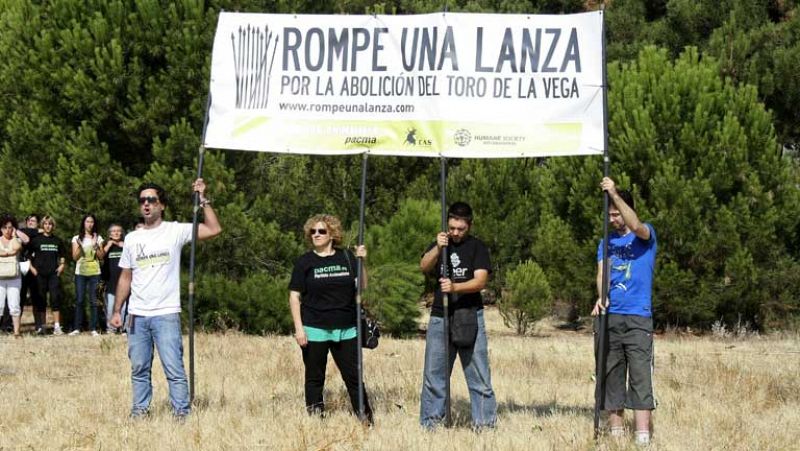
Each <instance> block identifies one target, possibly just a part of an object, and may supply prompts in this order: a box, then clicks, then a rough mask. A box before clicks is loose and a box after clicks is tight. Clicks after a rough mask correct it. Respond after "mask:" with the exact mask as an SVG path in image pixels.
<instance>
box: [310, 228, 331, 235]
mask: <svg viewBox="0 0 800 451" xmlns="http://www.w3.org/2000/svg"><path fill="white" fill-rule="evenodd" d="M311 234H312V235H317V234H319V235H327V234H328V231H327V230H326V229H311Z"/></svg>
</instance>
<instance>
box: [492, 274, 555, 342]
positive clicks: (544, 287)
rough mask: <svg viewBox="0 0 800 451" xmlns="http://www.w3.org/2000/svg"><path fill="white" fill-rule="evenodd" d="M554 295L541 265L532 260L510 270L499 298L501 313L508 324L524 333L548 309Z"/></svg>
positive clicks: (519, 333) (545, 313)
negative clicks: (504, 288)
mask: <svg viewBox="0 0 800 451" xmlns="http://www.w3.org/2000/svg"><path fill="white" fill-rule="evenodd" d="M552 300H553V295H552V293H551V291H550V284H549V283H548V282H547V276H545V274H544V271H542V268H541V267H540V266H539V265H538V264H536V262H533V261H531V260H528V261H526V262H525V263H523V264H521V265H519V266H517V267H516V268H514V269H512V270H511V271H509V273H508V276H507V277H506V290H505V291H504V292H503V295H502V297H501V299H500V314H501V315H502V316H503V322H504V323H505V325H506V326H507V327H513V328H514V329H515V330H516V332H517V334H518V335H525V333H526V332H527V331H528V329H529V328H530V327H531V326H532V325H533V323H534V322H536V321H538V320H540V319H542V318H543V317H544V316H545V315H547V313H548V312H549V311H550V308H551V304H552Z"/></svg>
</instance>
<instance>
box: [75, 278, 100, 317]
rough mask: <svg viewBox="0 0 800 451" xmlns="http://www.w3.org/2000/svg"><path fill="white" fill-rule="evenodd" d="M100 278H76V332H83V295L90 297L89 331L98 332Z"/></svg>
mask: <svg viewBox="0 0 800 451" xmlns="http://www.w3.org/2000/svg"><path fill="white" fill-rule="evenodd" d="M99 281H100V276H79V275H76V276H75V323H74V325H73V329H74V330H81V325H82V324H83V297H84V296H83V295H84V293H86V295H87V296H88V297H89V312H91V316H90V317H89V330H97V283H98V282H99Z"/></svg>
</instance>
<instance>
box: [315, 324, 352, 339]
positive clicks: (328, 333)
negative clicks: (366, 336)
mask: <svg viewBox="0 0 800 451" xmlns="http://www.w3.org/2000/svg"><path fill="white" fill-rule="evenodd" d="M303 330H305V331H306V337H307V338H308V341H335V342H340V341H344V340H350V339H352V338H356V336H357V335H358V331H357V330H356V328H355V327H348V328H347V329H319V328H316V327H311V326H303Z"/></svg>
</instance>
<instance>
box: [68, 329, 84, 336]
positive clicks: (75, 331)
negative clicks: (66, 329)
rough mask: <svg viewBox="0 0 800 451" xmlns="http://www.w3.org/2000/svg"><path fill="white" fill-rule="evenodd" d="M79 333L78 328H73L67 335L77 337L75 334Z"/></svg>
mask: <svg viewBox="0 0 800 451" xmlns="http://www.w3.org/2000/svg"><path fill="white" fill-rule="evenodd" d="M80 334H81V331H80V330H78V329H75V330H73V331H72V332H70V333H69V334H68V335H69V336H70V337H77V336H78V335H80Z"/></svg>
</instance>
